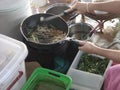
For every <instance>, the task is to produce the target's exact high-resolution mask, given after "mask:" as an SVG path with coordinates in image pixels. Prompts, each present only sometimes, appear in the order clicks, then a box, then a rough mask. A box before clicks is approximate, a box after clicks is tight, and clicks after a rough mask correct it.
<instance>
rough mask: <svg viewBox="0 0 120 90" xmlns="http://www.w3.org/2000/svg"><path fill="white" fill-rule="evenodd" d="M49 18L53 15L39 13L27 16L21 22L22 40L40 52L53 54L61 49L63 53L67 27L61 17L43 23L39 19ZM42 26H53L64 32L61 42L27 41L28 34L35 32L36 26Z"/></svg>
mask: <svg viewBox="0 0 120 90" xmlns="http://www.w3.org/2000/svg"><path fill="white" fill-rule="evenodd" d="M49 16H53V15H52V14H45V13H40V14H34V15H32V16H29V17H28V18H26V19H25V20H23V22H22V23H21V27H20V30H21V33H22V36H23V40H24V42H25V43H26V44H27V45H29V46H30V47H32V48H35V49H37V50H40V51H41V52H48V53H54V52H57V51H59V50H62V49H63V50H62V51H63V52H64V51H65V49H66V48H67V42H66V41H65V38H66V37H67V35H68V33H69V30H68V25H67V23H66V22H65V21H64V20H63V19H62V18H61V17H57V18H55V19H53V20H50V21H47V22H44V23H43V22H41V21H40V17H44V18H46V17H49ZM43 24H47V25H49V24H50V25H53V26H54V27H56V28H58V29H59V30H62V31H63V32H65V34H66V36H65V37H64V38H63V39H62V40H60V41H58V42H55V43H35V42H31V41H29V40H28V33H29V32H31V31H33V30H35V29H36V27H37V25H40V26H41V25H43Z"/></svg>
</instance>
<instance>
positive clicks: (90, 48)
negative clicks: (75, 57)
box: [78, 41, 97, 54]
mask: <svg viewBox="0 0 120 90" xmlns="http://www.w3.org/2000/svg"><path fill="white" fill-rule="evenodd" d="M79 44H80V46H79V47H78V49H79V50H82V51H83V52H86V53H89V54H94V53H95V52H96V51H97V50H96V49H97V46H96V45H94V44H93V43H92V42H89V41H79Z"/></svg>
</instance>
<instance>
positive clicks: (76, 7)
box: [65, 1, 86, 14]
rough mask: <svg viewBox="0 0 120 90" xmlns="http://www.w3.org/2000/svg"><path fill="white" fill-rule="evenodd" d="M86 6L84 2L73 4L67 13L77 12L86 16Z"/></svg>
mask: <svg viewBox="0 0 120 90" xmlns="http://www.w3.org/2000/svg"><path fill="white" fill-rule="evenodd" d="M85 8H86V4H85V3H84V2H79V1H78V2H76V3H75V4H73V5H72V6H71V7H70V9H67V10H66V11H65V12H70V11H73V10H76V13H79V14H85V13H86V9H85Z"/></svg>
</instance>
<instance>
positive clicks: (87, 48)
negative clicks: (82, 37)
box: [79, 41, 120, 62]
mask: <svg viewBox="0 0 120 90" xmlns="http://www.w3.org/2000/svg"><path fill="white" fill-rule="evenodd" d="M80 45H83V46H80V47H79V50H82V51H84V52H86V53H89V54H96V55H101V56H104V57H106V58H108V59H110V60H113V61H115V62H120V50H113V49H105V48H101V47H98V46H96V45H94V44H93V43H91V42H88V41H80Z"/></svg>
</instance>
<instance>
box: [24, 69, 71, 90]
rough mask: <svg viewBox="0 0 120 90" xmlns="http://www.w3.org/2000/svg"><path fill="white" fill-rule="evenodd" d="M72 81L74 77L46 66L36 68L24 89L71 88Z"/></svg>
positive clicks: (57, 89)
mask: <svg viewBox="0 0 120 90" xmlns="http://www.w3.org/2000/svg"><path fill="white" fill-rule="evenodd" d="M71 83H72V79H71V78H70V77H69V76H67V75H65V74H62V73H59V72H56V71H53V70H50V69H46V68H36V69H35V71H34V72H33V73H32V75H31V76H30V78H29V79H28V81H27V82H26V83H25V84H24V85H23V87H22V90H69V89H70V86H71ZM38 87H39V89H38ZM60 88H61V89H60Z"/></svg>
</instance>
